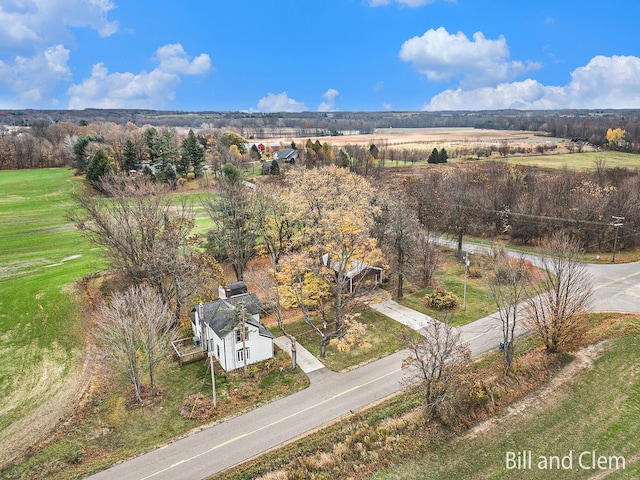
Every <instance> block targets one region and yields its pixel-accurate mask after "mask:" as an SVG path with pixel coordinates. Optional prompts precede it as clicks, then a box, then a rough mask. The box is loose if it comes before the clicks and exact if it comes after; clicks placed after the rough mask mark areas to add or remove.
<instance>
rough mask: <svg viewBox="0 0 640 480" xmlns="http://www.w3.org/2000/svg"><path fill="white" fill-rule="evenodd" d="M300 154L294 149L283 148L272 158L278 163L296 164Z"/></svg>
mask: <svg viewBox="0 0 640 480" xmlns="http://www.w3.org/2000/svg"><path fill="white" fill-rule="evenodd" d="M299 156H300V153H299V152H298V150H296V149H294V148H283V149H282V150H278V151H277V152H274V153H273V158H275V159H276V160H278V162H286V163H296V162H297V161H298V157H299Z"/></svg>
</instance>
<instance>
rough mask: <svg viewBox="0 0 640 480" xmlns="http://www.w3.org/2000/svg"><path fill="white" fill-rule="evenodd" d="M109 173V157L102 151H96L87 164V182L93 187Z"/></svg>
mask: <svg viewBox="0 0 640 480" xmlns="http://www.w3.org/2000/svg"><path fill="white" fill-rule="evenodd" d="M110 171H111V163H109V157H107V154H106V153H104V151H102V150H98V151H97V152H96V153H95V154H93V155H92V156H91V159H90V160H89V163H88V164H87V180H89V182H91V184H92V185H94V187H95V185H96V183H97V182H98V181H99V180H100V179H101V178H102V177H103V176H105V175H106V174H107V173H109V172H110Z"/></svg>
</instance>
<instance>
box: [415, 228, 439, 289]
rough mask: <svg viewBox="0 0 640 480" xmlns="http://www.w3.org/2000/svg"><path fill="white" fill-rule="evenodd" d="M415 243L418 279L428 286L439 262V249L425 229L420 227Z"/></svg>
mask: <svg viewBox="0 0 640 480" xmlns="http://www.w3.org/2000/svg"><path fill="white" fill-rule="evenodd" d="M417 240H418V241H417V245H416V266H417V268H418V271H419V274H420V277H419V278H420V281H421V282H422V284H423V285H425V286H428V285H430V284H431V283H432V280H433V275H434V274H435V272H436V270H437V269H438V265H439V264H440V250H438V246H437V245H436V244H435V242H434V241H433V238H432V234H431V233H429V232H428V231H426V229H420V232H419V233H418V239H417Z"/></svg>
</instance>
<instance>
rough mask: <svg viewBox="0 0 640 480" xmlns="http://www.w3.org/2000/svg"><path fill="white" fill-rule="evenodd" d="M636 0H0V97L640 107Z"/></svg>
mask: <svg viewBox="0 0 640 480" xmlns="http://www.w3.org/2000/svg"><path fill="white" fill-rule="evenodd" d="M639 18H640V2H636V1H634V0H626V1H620V0H609V1H608V2H601V1H594V0H562V1H558V0H536V1H529V0H508V1H506V0H505V1H503V0H494V1H488V0H455V1H452V0H317V1H314V0H187V1H182V2H176V1H171V0H168V1H166V2H158V1H157V0H156V1H153V2H151V1H149V0H135V1H134V0H127V1H125V0H0V25H2V28H0V108H3V109H23V108H43V109H67V108H72V109H83V108H89V107H92V108H150V109H167V110H187V111H203V110H233V111H236V110H242V111H253V112H278V111H336V110H340V111H363V110H368V111H379V110H480V109H502V108H519V109H547V108H549V109H556V108H592V109H598V108H640V34H639V33H638V32H639V31H640V29H638V26H637V22H638V19H639Z"/></svg>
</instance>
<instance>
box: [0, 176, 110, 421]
mask: <svg viewBox="0 0 640 480" xmlns="http://www.w3.org/2000/svg"><path fill="white" fill-rule="evenodd" d="M80 187H81V181H80V180H79V179H76V178H74V177H73V175H72V172H71V171H70V170H66V169H41V170H20V171H1V172H0V232H2V233H1V234H0V238H1V241H0V331H1V332H2V334H1V336H0V430H1V429H2V428H3V427H6V426H7V425H8V424H10V423H11V422H12V421H13V420H15V419H16V418H18V417H20V416H23V415H24V414H25V413H27V412H28V411H30V410H31V409H32V408H34V407H35V406H37V405H38V404H40V403H42V402H44V401H45V400H46V399H47V398H48V397H49V396H50V395H52V394H54V393H55V392H56V388H57V387H58V386H59V385H60V383H61V381H62V380H63V379H64V378H65V377H66V375H67V374H68V373H69V369H70V368H71V367H72V366H73V364H74V361H75V360H76V359H77V358H78V357H79V355H78V353H79V350H80V349H81V347H82V345H83V339H82V334H83V328H82V325H83V319H82V315H81V314H80V311H79V304H78V301H77V298H76V296H75V295H74V293H73V289H72V285H73V283H74V282H76V281H77V280H79V279H81V278H82V276H83V275H86V274H88V273H91V272H95V271H98V270H100V269H101V268H103V262H102V260H101V258H100V252H99V250H98V249H96V248H95V246H94V245H91V244H90V243H89V242H88V241H86V240H85V239H84V238H83V237H82V236H81V235H80V234H79V233H78V232H77V231H76V229H75V227H74V226H73V225H71V224H70V223H69V222H68V221H67V220H65V218H64V216H65V214H66V213H67V211H68V210H69V208H71V206H72V205H73V200H72V198H71V192H72V190H73V189H74V188H80ZM25 399H28V401H25Z"/></svg>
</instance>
